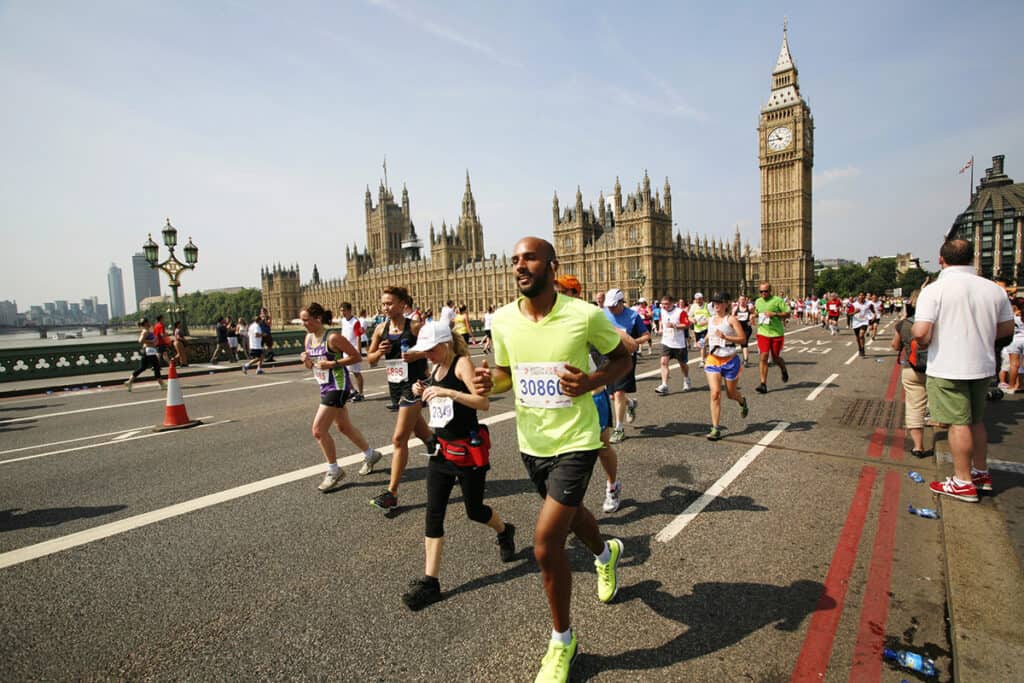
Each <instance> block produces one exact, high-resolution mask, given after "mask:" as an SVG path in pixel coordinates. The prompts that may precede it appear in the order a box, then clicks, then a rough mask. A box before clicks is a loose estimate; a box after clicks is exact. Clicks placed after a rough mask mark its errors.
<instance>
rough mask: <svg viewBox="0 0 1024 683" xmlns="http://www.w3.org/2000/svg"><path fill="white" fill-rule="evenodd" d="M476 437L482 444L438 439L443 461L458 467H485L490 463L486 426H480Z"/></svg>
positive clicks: (488, 433)
mask: <svg viewBox="0 0 1024 683" xmlns="http://www.w3.org/2000/svg"><path fill="white" fill-rule="evenodd" d="M478 429H479V430H478V432H477V436H479V437H480V441H481V442H482V443H481V444H480V445H479V446H473V445H471V444H470V443H469V438H468V437H467V438H465V439H455V440H454V441H448V440H447V439H441V438H438V440H437V443H438V444H439V446H440V449H441V454H442V455H443V456H444V458H445V460H447V461H448V462H450V463H452V464H453V465H456V466H458V467H486V466H487V465H488V464H490V462H491V433H490V432H489V431H488V430H487V426H486V425H480V427H479V428H478Z"/></svg>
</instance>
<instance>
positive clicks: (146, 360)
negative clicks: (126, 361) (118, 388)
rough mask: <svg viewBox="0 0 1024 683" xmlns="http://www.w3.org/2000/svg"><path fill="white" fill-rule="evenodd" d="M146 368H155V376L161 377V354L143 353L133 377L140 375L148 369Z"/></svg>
mask: <svg viewBox="0 0 1024 683" xmlns="http://www.w3.org/2000/svg"><path fill="white" fill-rule="evenodd" d="M146 368H153V376H154V377H156V378H157V379H160V356H147V355H145V354H143V356H142V358H140V359H139V367H137V368H135V372H133V373H132V378H133V379H134V378H135V377H138V376H139V375H141V374H142V373H144V372H145V371H146Z"/></svg>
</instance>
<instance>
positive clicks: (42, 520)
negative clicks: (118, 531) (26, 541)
mask: <svg viewBox="0 0 1024 683" xmlns="http://www.w3.org/2000/svg"><path fill="white" fill-rule="evenodd" d="M126 507H128V506H127V505H103V506H99V507H69V508H40V509H38V510H28V511H27V512H22V513H20V514H18V510H20V509H21V508H9V509H7V510H0V533H3V532H5V531H16V530H18V529H28V528H29V527H44V526H57V525H59V524H63V523H64V522H70V521H72V520H75V519H88V518H90V517H101V516H103V515H109V514H111V513H113V512H119V511H121V510H124V509H125V508H126Z"/></svg>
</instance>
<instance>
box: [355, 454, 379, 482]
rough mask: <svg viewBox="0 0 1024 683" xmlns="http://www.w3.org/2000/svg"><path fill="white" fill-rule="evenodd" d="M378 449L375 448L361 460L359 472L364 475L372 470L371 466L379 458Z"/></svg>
mask: <svg viewBox="0 0 1024 683" xmlns="http://www.w3.org/2000/svg"><path fill="white" fill-rule="evenodd" d="M381 457H382V456H381V454H380V451H378V450H377V449H376V448H375V449H373V452H371V453H370V457H369V458H366V459H364V460H363V466H362V467H360V468H359V474H361V475H362V476H364V477H365V476H366V475H367V474H369V473H370V472H373V466H374V465H376V464H377V462H378V461H379V460H380V459H381Z"/></svg>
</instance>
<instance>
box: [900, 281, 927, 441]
mask: <svg viewBox="0 0 1024 683" xmlns="http://www.w3.org/2000/svg"><path fill="white" fill-rule="evenodd" d="M925 284H927V281H925ZM918 295H919V293H918V292H914V293H913V294H912V295H911V296H910V303H908V304H907V317H906V318H903V319H902V320H900V321H899V322H897V323H896V333H895V334H894V335H893V338H892V349H893V351H895V352H896V363H897V364H898V365H899V366H900V367H901V368H902V369H901V370H900V380H901V381H902V383H903V391H904V399H903V405H904V411H903V412H904V422H905V425H906V428H907V431H908V432H910V440H911V442H912V443H913V447H912V449H911V451H910V452H911V454H912V455H913V456H914V457H915V458H924V457H927V456H929V455H931V454H932V453H931V451H926V450H925V448H924V430H925V427H926V425H925V414H926V413H927V412H928V392H927V389H926V387H925V380H926V378H925V373H924V368H925V367H926V364H927V362H928V352H927V351H925V350H924V349H920V348H918V344H917V342H916V341H914V335H913V332H912V329H913V327H914V313H915V310H916V308H917V306H916V303H917V298H918Z"/></svg>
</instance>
